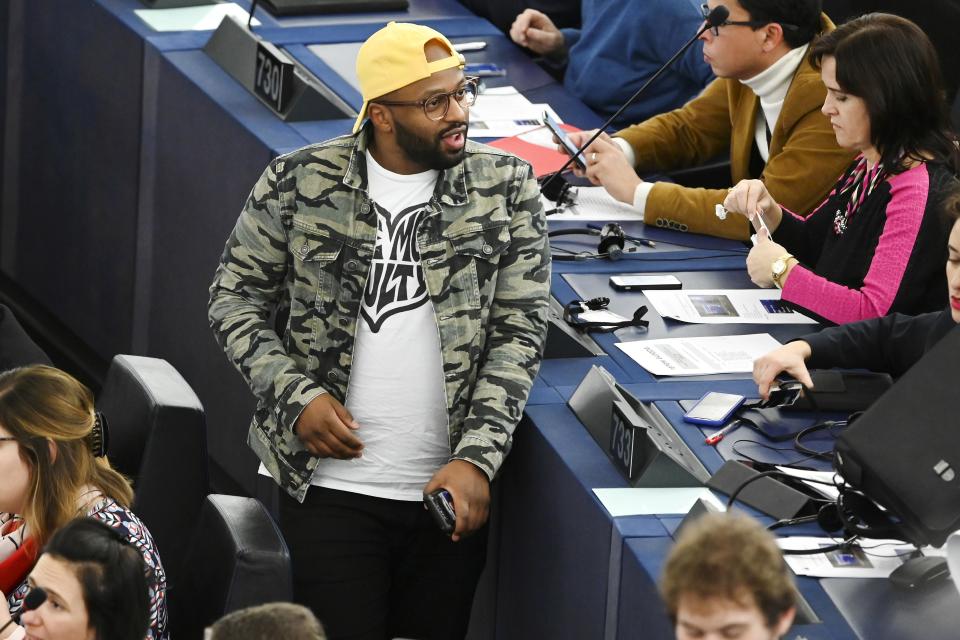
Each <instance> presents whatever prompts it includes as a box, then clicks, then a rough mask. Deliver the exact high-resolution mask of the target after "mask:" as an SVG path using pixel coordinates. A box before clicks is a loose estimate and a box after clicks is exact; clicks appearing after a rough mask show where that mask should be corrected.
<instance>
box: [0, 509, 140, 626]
mask: <svg viewBox="0 0 960 640" xmlns="http://www.w3.org/2000/svg"><path fill="white" fill-rule="evenodd" d="M144 572H145V566H144V563H143V558H142V557H141V555H140V552H139V551H138V550H137V549H135V548H134V547H133V546H131V545H130V544H129V543H128V542H127V541H126V540H125V539H124V537H123V535H122V534H120V533H118V532H117V531H115V530H114V529H111V528H110V527H109V526H108V525H106V524H104V523H102V522H100V521H99V520H94V519H92V518H78V519H75V520H72V521H71V522H69V523H68V524H67V525H65V526H64V527H62V528H61V529H59V530H58V531H57V532H56V533H55V534H54V535H53V537H52V538H50V542H49V543H47V546H46V547H45V548H44V551H43V554H42V555H41V556H40V559H39V560H38V561H37V564H36V565H35V566H34V567H33V571H31V572H30V575H29V577H28V578H27V583H28V584H29V585H30V589H31V591H39V590H42V591H43V592H44V593H45V594H46V599H44V600H43V601H42V603H41V604H40V605H39V606H36V607H35V608H32V609H30V608H27V609H26V610H25V611H24V612H23V614H22V615H21V617H20V625H21V626H22V628H23V630H24V631H25V632H26V636H25V637H26V638H36V639H37V640H40V639H43V640H143V638H144V637H146V635H147V627H148V626H149V624H150V623H149V619H150V608H149V602H148V596H147V580H146V577H145V575H144ZM28 602H29V599H28ZM0 608H2V611H0V625H2V624H5V623H6V622H7V621H8V620H9V614H8V613H7V610H6V603H5V602H4V603H3V604H0ZM17 630H18V628H17V627H15V626H10V627H8V628H7V629H6V630H5V631H4V633H3V634H0V637H2V638H9V637H18V636H16V635H13V634H14V633H16V631H17ZM19 637H23V636H22V635H21V636H19Z"/></svg>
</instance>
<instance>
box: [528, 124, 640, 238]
mask: <svg viewBox="0 0 960 640" xmlns="http://www.w3.org/2000/svg"><path fill="white" fill-rule="evenodd" d="M548 133H549V132H548ZM573 192H574V196H573V204H572V205H568V206H565V207H564V208H563V210H562V211H559V212H557V213H553V214H551V215H550V219H551V220H581V221H583V222H613V221H630V220H638V221H640V222H642V221H643V216H642V215H640V212H639V211H637V210H636V209H634V208H633V206H632V205H629V204H624V203H623V202H620V201H619V200H617V199H615V198H614V197H613V196H611V195H610V194H609V193H607V190H606V189H604V188H603V187H574V188H573ZM540 199H541V200H542V201H543V206H544V207H545V208H546V210H547V211H549V210H550V209H552V208H554V207H555V206H557V205H556V203H554V202H552V201H551V200H547V199H546V198H545V197H544V196H543V195H541V196H540Z"/></svg>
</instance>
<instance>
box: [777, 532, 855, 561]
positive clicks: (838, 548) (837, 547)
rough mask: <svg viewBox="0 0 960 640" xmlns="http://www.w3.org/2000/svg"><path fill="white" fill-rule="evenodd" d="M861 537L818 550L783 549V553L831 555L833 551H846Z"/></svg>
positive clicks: (851, 537) (790, 554)
mask: <svg viewBox="0 0 960 640" xmlns="http://www.w3.org/2000/svg"><path fill="white" fill-rule="evenodd" d="M859 537H860V536H850V537H849V538H847V539H846V540H844V541H843V542H838V543H837V544H830V545H827V546H825V547H820V548H818V549H781V550H780V551H781V553H783V555H785V556H815V555H817V554H818V553H830V552H831V551H845V550H847V549H849V548H850V546H851V545H852V544H853V543H854V542H856V541H857V539H858V538H859Z"/></svg>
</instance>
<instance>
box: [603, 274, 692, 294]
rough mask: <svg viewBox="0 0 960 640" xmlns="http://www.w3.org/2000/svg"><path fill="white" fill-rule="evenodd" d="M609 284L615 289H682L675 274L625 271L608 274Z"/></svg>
mask: <svg viewBox="0 0 960 640" xmlns="http://www.w3.org/2000/svg"><path fill="white" fill-rule="evenodd" d="M610 286H611V287H613V288H614V289H616V290H617V291H641V290H643V289H648V290H655V289H682V288H683V283H682V282H680V280H678V279H677V276H674V275H670V274H660V273H656V274H654V273H625V274H622V275H618V276H610Z"/></svg>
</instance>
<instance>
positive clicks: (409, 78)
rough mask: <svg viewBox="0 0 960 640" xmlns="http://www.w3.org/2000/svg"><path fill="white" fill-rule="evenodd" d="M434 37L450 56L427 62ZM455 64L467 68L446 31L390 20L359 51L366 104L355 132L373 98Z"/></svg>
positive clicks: (361, 89)
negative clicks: (427, 54)
mask: <svg viewBox="0 0 960 640" xmlns="http://www.w3.org/2000/svg"><path fill="white" fill-rule="evenodd" d="M431 40H436V41H437V42H439V43H440V44H441V45H443V46H444V47H445V48H446V49H447V51H449V52H450V55H449V56H448V57H446V58H441V59H440V60H434V61H433V62H427V57H426V54H425V53H424V50H423V48H424V46H426V44H427V43H428V42H430V41H431ZM453 67H460V68H463V56H462V55H460V54H459V53H457V52H456V51H454V49H453V45H452V44H451V43H450V41H449V40H447V38H446V37H445V36H444V35H443V34H442V33H440V32H439V31H436V30H434V29H431V28H430V27H425V26H423V25H419V24H411V23H409V22H390V23H389V24H387V26H385V27H384V28H383V29H380V30H379V31H377V32H376V33H374V34H373V35H372V36H370V37H369V38H368V39H367V41H366V42H364V43H363V45H362V46H361V47H360V53H359V54H357V79H359V81H360V93H361V94H363V106H362V107H360V115H359V116H357V121H356V123H355V124H354V125H353V132H354V133H356V132H357V130H358V129H359V128H360V125H361V123H363V119H364V118H365V117H366V116H367V105H368V104H369V103H370V101H371V100H374V99H375V98H379V97H381V96H383V95H386V94H388V93H390V92H391V91H396V90H397V89H400V88H401V87H405V86H407V85H408V84H412V83H414V82H416V81H417V80H423V79H424V78H428V77H430V75H431V74H434V73H436V72H438V71H443V70H444V69H451V68H453Z"/></svg>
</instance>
